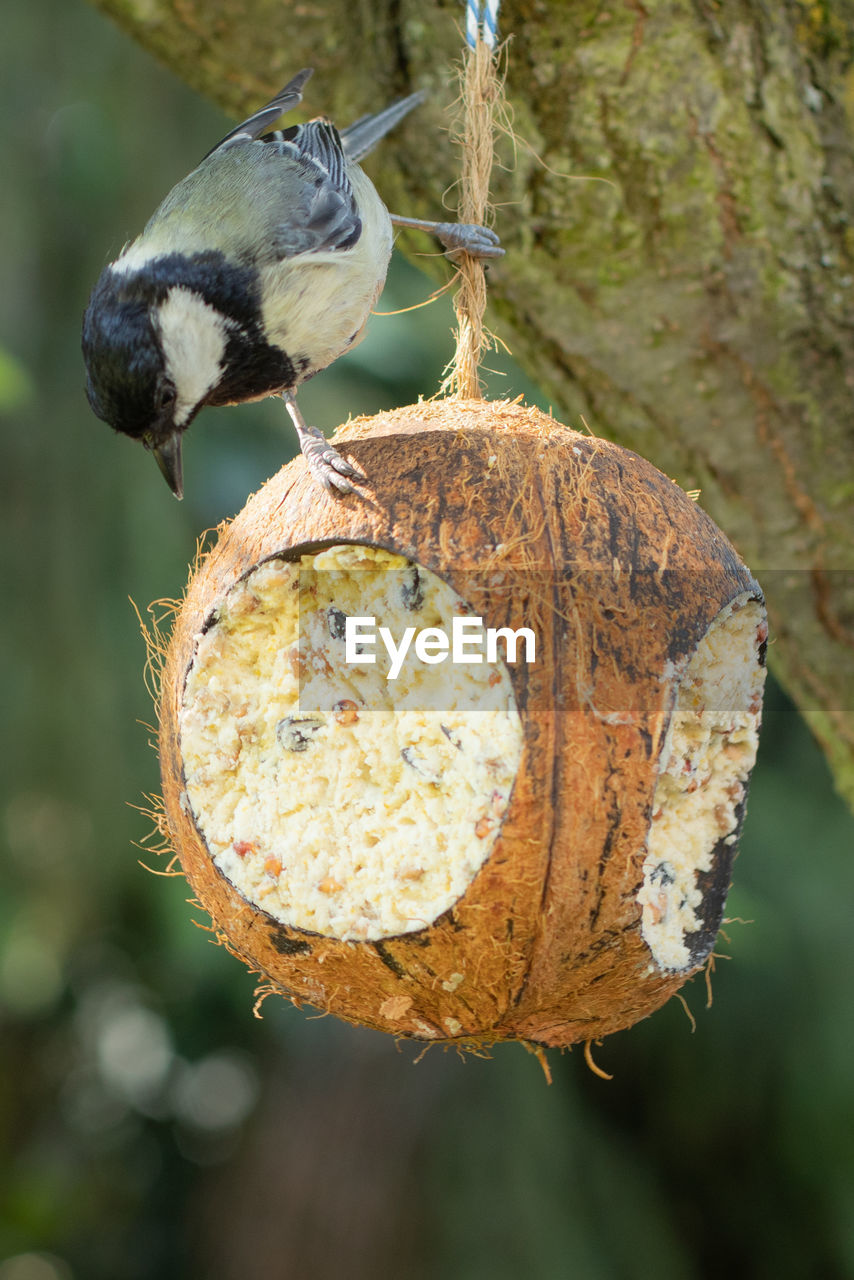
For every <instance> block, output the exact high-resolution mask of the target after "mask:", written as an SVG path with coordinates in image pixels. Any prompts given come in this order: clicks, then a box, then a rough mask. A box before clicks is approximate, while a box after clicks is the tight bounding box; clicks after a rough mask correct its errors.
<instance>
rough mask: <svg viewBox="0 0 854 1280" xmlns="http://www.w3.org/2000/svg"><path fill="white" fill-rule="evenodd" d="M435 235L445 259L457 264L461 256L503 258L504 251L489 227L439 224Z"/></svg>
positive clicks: (460, 223)
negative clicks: (465, 254)
mask: <svg viewBox="0 0 854 1280" xmlns="http://www.w3.org/2000/svg"><path fill="white" fill-rule="evenodd" d="M435 235H436V237H437V239H438V240H439V242H440V244H442V245H443V246H444V249H445V257H446V258H450V260H451V262H457V263H458V262H459V261H460V257H461V255H462V254H464V253H467V254H469V255H470V256H471V257H472V258H487V259H494V258H503V257H504V250H503V249H502V247H501V242H500V240H499V239H498V236H497V235H496V234H495V232H494V231H493V230H492V229H491V228H490V227H481V226H479V225H478V224H477V223H472V222H439V223H437V224H436V229H435Z"/></svg>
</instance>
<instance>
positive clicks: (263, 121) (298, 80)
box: [205, 67, 313, 160]
mask: <svg viewBox="0 0 854 1280" xmlns="http://www.w3.org/2000/svg"><path fill="white" fill-rule="evenodd" d="M312 71H313V68H311V67H304V68H303V69H302V71H298V72H297V74H296V75H295V76H294V78H293V79H292V80H289V81H288V83H287V84H286V85H285V87H284V89H280V90H279V92H278V93H277V94H276V96H275V98H271V99H270V101H269V102H268V103H267V105H266V106H265V107H262V108H261V110H260V111H256V112H255V114H254V115H251V116H250V117H249V119H248V120H244V121H243V123H242V124H239V125H237V126H236V128H234V129H232V130H231V133H227V134H226V135H225V137H224V138H221V139H220V141H219V142H218V143H217V144H216V146H215V147H212V148H211V150H210V151H209V152H208V155H207V156H205V160H207V158H208V156H212V155H213V154H214V152H215V151H219V150H220V148H221V147H229V146H232V145H233V144H234V143H235V142H251V141H253V139H255V138H259V137H260V136H261V134H262V133H264V132H265V130H267V129H269V127H270V125H271V124H272V123H273V122H274V121H275V120H278V118H279V116H283V115H285V113H286V112H288V111H291V110H292V109H293V108H294V107H296V106H297V105H298V104H299V103H300V102H302V91H303V87H304V85H305V84H306V82H307V80H308V79H309V78H310V77H311V75H312Z"/></svg>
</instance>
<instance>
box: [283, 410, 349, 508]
mask: <svg viewBox="0 0 854 1280" xmlns="http://www.w3.org/2000/svg"><path fill="white" fill-rule="evenodd" d="M282 399H283V400H284V402H285V408H286V409H287V411H288V413H289V414H290V415H291V421H292V422H293V424H294V426H295V427H296V433H297V438H298V439H299V447H300V449H301V450H302V455H303V457H304V458H305V460H306V462H307V463H308V469H309V471H310V472H311V474H312V475H313V476H314V478H315V480H317V482H318V483H319V484H321V485H322V486H323V488H324V489H325V490H326V492H327V493H357V492H358V490H357V489H356V487H355V486H354V485H352V484H351V483H350V481H351V480H359V481H362V482H364V481H366V480H367V478H368V477H367V476H366V475H365V473H364V471H362V470H361V469H360V468H359V467H357V466H356V464H355V463H353V462H350V461H349V460H348V459H347V458H342V456H341V454H340V453H339V452H338V450H337V449H336V448H335V446H334V445H331V444H330V443H329V441H328V440H327V439H326V436H325V435H324V434H323V432H322V431H321V430H320V428H319V427H310V426H309V425H308V423H307V422H306V420H305V418H304V417H303V416H302V414H301V413H300V411H299V406H298V405H297V402H296V397H295V396H294V393H293V391H283V392H282Z"/></svg>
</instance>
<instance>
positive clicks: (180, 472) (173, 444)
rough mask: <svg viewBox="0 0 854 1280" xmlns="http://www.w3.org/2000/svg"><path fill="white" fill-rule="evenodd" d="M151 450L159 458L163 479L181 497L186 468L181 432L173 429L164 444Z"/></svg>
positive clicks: (158, 463) (176, 495) (158, 462)
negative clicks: (182, 460)
mask: <svg viewBox="0 0 854 1280" xmlns="http://www.w3.org/2000/svg"><path fill="white" fill-rule="evenodd" d="M151 452H152V453H153V454H154V456H155V458H156V459H157V465H158V467H159V468H160V470H161V472H162V473H163V479H164V480H165V481H166V483H167V484H168V486H169V488H170V489H171V490H172V492H173V493H174V495H175V497H176V498H178V499H180V498H183V496H184V468H183V465H182V462H181V432H180V431H173V433H172V435H171V436H168V437H167V439H166V440H164V441H163V444H160V445H158V446H157V448H156V449H152V450H151Z"/></svg>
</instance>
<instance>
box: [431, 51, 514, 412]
mask: <svg viewBox="0 0 854 1280" xmlns="http://www.w3.org/2000/svg"><path fill="white" fill-rule="evenodd" d="M501 93H502V83H501V79H500V77H499V75H498V73H497V68H496V60H495V55H494V52H493V49H492V47H491V46H490V45H489V44H487V43H485V42H484V40H483V39H482V38H481V37H480V36H478V37H477V39H476V41H475V43H474V45H468V46H467V48H466V54H465V67H464V70H463V88H462V102H463V117H462V133H461V135H460V142H461V145H462V165H461V174H460V181H459V191H460V198H459V204H458V217H459V220H460V222H473V223H485V221H486V219H487V216H488V213H489V180H490V176H491V174H492V164H493V124H494V119H495V113H496V109H497V106H498V104H499V102H500V98H501ZM459 274H460V277H461V284H460V288H459V290H458V292H457V295H456V297H455V299H454V310H455V312H456V316H457V330H456V341H457V349H456V353H455V355H454V358H453V359H452V361H451V363H450V365H449V367H448V370H447V371H446V375H445V379H444V382H443V383H442V393H443V394H445V395H450V396H452V397H453V398H455V399H459V400H463V399H471V400H480V399H483V390H482V386H481V381H480V362H481V356H482V355H483V352H484V349H485V348H487V347H489V346H490V345H491V338H490V335H489V333H488V331H486V330H485V329H484V325H483V316H484V312H485V310H486V272H485V269H484V264H483V261H482V259H480V258H473V257H472V256H471V254H468V253H462V254H460V261H459Z"/></svg>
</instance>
